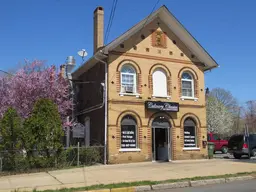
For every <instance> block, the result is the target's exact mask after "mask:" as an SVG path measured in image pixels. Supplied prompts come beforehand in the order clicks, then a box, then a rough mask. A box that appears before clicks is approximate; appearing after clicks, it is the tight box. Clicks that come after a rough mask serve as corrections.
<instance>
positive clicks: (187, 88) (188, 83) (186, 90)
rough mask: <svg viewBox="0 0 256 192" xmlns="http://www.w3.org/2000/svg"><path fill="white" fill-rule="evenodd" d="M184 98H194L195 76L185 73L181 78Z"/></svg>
mask: <svg viewBox="0 0 256 192" xmlns="http://www.w3.org/2000/svg"><path fill="white" fill-rule="evenodd" d="M181 87H182V97H190V98H193V97H194V79H193V76H192V75H191V74H190V73H188V72H184V73H183V74H182V78H181Z"/></svg>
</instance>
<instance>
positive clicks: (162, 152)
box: [152, 116, 171, 161]
mask: <svg viewBox="0 0 256 192" xmlns="http://www.w3.org/2000/svg"><path fill="white" fill-rule="evenodd" d="M170 128H171V125H170V123H169V121H168V120H167V119H166V118H165V117H163V116H159V117H157V118H155V119H154V121H153V123H152V154H153V161H169V160H170V159H171V157H170V154H171V151H170V149H171V147H170V146H171V145H170V144H171V142H170V137H171V135H170Z"/></svg>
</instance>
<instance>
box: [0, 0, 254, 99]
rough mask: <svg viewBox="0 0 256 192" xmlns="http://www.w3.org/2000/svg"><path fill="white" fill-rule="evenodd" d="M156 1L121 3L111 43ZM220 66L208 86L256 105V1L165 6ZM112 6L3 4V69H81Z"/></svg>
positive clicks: (93, 1) (27, 0) (100, 0)
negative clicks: (99, 10)
mask: <svg viewBox="0 0 256 192" xmlns="http://www.w3.org/2000/svg"><path fill="white" fill-rule="evenodd" d="M155 3H156V0H129V1H127V0H119V1H118V4H117V9H116V15H115V19H114V21H113V24H112V28H111V31H110V35H109V38H108V42H109V41H111V40H113V39H114V38H116V37H118V36H119V35H120V34H122V33H123V32H124V31H126V30H127V29H129V28H130V27H131V26H133V25H134V24H136V23H137V22H139V21H140V20H141V19H143V18H144V17H146V16H147V15H148V14H149V13H150V12H151V10H152V8H153V6H154V4H155ZM163 4H165V5H166V6H167V7H168V8H169V10H170V11H171V12H172V13H173V14H174V15H175V16H176V17H177V18H178V19H179V20H180V22H181V23H182V24H183V25H184V26H185V27H186V28H187V29H188V30H189V31H190V33H192V35H193V36H194V37H195V38H196V39H197V40H198V41H199V42H200V44H201V45H202V46H203V47H204V48H205V49H206V50H207V51H208V52H209V53H210V54H211V55H212V56H213V57H214V59H215V60H216V61H217V62H218V63H219V65H220V68H218V69H215V70H213V71H211V72H207V73H206V86H207V87H209V88H210V89H211V88H214V87H222V88H225V89H227V90H230V91H231V92H232V94H233V95H234V96H235V97H237V98H238V100H239V101H240V102H241V103H243V102H245V101H247V100H252V99H255V96H254V94H256V89H255V88H253V87H255V84H254V83H255V82H256V81H254V80H253V77H254V75H255V72H254V71H255V70H256V57H255V45H256V38H255V34H256V24H255V20H256V11H255V7H256V1H254V0H248V1H246V2H242V1H234V0H225V1H223V0H215V1H205V0H194V1H191V0H160V1H159V4H158V5H157V7H156V8H159V7H160V6H161V5H163ZM99 5H100V6H103V7H104V9H105V27H106V26H107V21H108V18H109V14H110V10H111V5H112V0H1V5H0V59H1V62H0V69H2V70H7V71H10V70H15V69H17V68H18V67H19V66H20V63H23V61H24V59H29V60H33V59H40V60H46V61H47V63H48V64H56V65H60V64H62V63H64V62H65V59H66V57H67V56H69V55H74V56H75V57H76V59H77V64H78V65H80V64H81V61H82V60H81V58H80V57H79V56H77V51H79V50H81V49H82V48H84V49H86V50H87V52H88V54H89V55H88V57H87V58H89V56H91V55H92V47H93V44H92V40H93V36H92V33H93V26H92V24H93V11H94V9H95V8H96V7H97V6H99Z"/></svg>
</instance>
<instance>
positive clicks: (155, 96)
mask: <svg viewBox="0 0 256 192" xmlns="http://www.w3.org/2000/svg"><path fill="white" fill-rule="evenodd" d="M152 97H153V98H166V99H171V96H169V95H166V96H158V95H152Z"/></svg>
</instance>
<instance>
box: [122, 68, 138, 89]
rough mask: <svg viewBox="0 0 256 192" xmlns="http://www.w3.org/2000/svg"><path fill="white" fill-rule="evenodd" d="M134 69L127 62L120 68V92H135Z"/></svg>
mask: <svg viewBox="0 0 256 192" xmlns="http://www.w3.org/2000/svg"><path fill="white" fill-rule="evenodd" d="M136 83H137V82H136V70H135V69H134V68H133V67H132V66H131V65H129V64H125V65H124V66H123V67H122V69H121V93H132V94H135V93H137V86H136Z"/></svg>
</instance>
